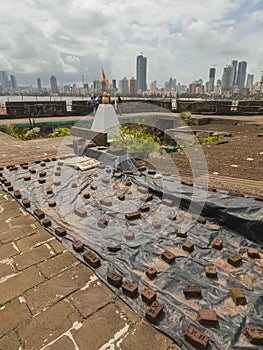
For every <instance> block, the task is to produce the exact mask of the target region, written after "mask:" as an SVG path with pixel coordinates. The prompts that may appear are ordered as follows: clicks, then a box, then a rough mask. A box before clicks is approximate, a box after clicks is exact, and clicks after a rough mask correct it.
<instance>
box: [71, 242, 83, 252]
mask: <svg viewBox="0 0 263 350" xmlns="http://www.w3.org/2000/svg"><path fill="white" fill-rule="evenodd" d="M72 247H73V249H74V250H75V252H77V253H82V252H83V251H84V244H83V243H82V242H81V241H78V240H77V241H75V242H73V243H72Z"/></svg>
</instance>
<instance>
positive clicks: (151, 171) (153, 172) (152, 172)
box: [147, 169, 156, 175]
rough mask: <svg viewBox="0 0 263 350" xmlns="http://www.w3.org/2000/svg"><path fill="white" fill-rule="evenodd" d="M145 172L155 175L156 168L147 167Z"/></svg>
mask: <svg viewBox="0 0 263 350" xmlns="http://www.w3.org/2000/svg"><path fill="white" fill-rule="evenodd" d="M147 172H148V174H149V175H155V174H156V170H153V169H149V170H148V171H147Z"/></svg>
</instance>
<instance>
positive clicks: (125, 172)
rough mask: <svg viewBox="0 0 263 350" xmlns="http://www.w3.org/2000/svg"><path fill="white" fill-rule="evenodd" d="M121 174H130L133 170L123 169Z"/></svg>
mask: <svg viewBox="0 0 263 350" xmlns="http://www.w3.org/2000/svg"><path fill="white" fill-rule="evenodd" d="M123 174H124V175H132V174H133V171H132V170H124V171H123Z"/></svg>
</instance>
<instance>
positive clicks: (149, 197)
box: [143, 193, 153, 203]
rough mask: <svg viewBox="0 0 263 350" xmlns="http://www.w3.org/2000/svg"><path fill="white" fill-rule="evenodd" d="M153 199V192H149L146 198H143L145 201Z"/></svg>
mask: <svg viewBox="0 0 263 350" xmlns="http://www.w3.org/2000/svg"><path fill="white" fill-rule="evenodd" d="M152 200H153V195H152V194H151V193H149V194H147V196H145V197H144V198H143V201H144V202H146V203H147V202H150V201H152Z"/></svg>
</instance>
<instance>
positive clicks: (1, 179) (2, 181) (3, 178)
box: [0, 176, 6, 184]
mask: <svg viewBox="0 0 263 350" xmlns="http://www.w3.org/2000/svg"><path fill="white" fill-rule="evenodd" d="M0 181H1V183H2V184H3V183H5V181H6V178H5V177H4V176H2V177H1V178H0Z"/></svg>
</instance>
